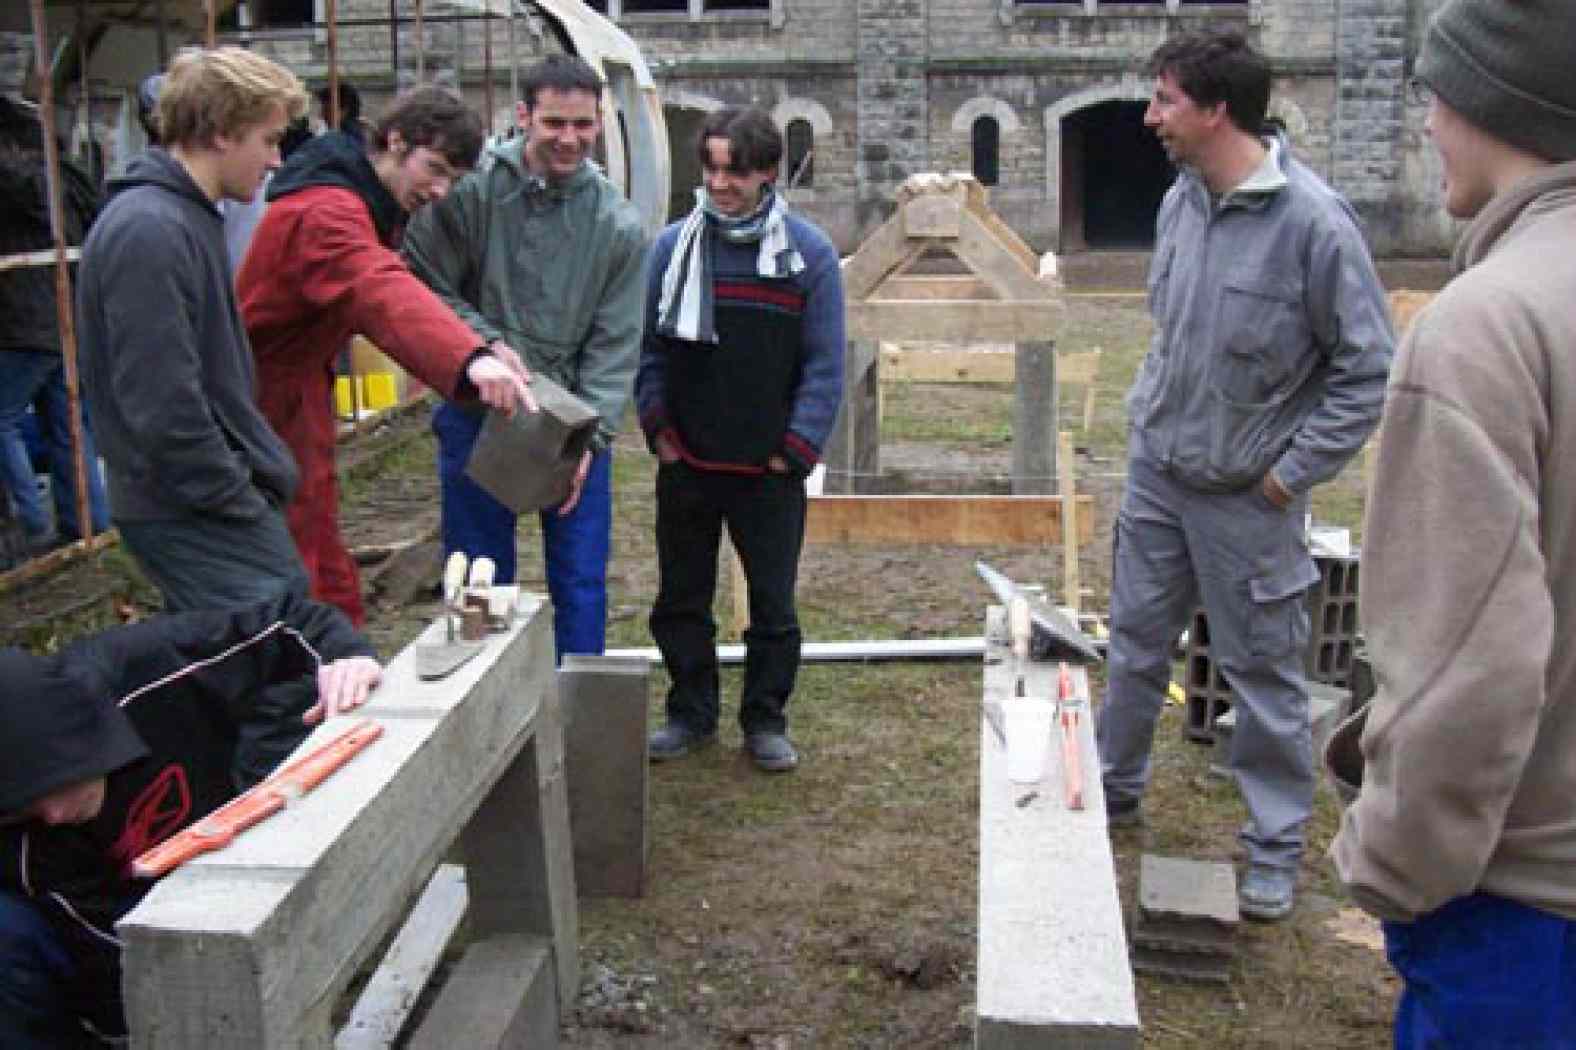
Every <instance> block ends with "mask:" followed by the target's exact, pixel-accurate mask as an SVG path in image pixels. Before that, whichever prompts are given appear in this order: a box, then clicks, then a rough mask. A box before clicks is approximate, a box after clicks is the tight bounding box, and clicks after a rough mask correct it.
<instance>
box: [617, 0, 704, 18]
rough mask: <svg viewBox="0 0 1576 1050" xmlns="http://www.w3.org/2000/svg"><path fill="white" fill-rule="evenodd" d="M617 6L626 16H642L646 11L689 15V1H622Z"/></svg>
mask: <svg viewBox="0 0 1576 1050" xmlns="http://www.w3.org/2000/svg"><path fill="white" fill-rule="evenodd" d="M619 6H620V7H621V8H622V9H623V13H624V14H626V15H638V14H644V13H646V12H648V11H657V12H663V13H674V14H681V15H685V14H689V0H623V3H622V4H620V5H619Z"/></svg>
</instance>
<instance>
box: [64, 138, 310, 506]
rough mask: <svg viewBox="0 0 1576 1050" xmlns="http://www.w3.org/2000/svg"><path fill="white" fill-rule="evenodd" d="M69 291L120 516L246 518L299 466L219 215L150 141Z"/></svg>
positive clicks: (276, 498) (288, 488)
mask: <svg viewBox="0 0 1576 1050" xmlns="http://www.w3.org/2000/svg"><path fill="white" fill-rule="evenodd" d="M109 186H110V201H109V203H108V204H107V205H106V206H105V208H104V210H103V212H101V213H100V215H99V218H98V221H97V222H95V223H94V224H93V230H92V232H91V233H89V234H88V238H87V243H86V244H85V245H84V246H83V251H82V266H81V272H80V277H79V284H78V288H77V325H78V329H77V330H78V335H79V341H80V344H81V352H82V383H83V387H84V388H85V389H86V390H87V392H88V397H89V401H90V402H91V404H92V408H93V425H94V430H95V432H96V434H97V437H98V445H99V450H100V452H102V453H103V456H104V459H105V460H106V461H107V462H108V464H109V487H110V502H111V504H113V506H114V508H115V517H116V518H117V519H118V520H122V521H159V520H171V519H177V518H188V517H193V516H198V515H218V516H223V517H234V518H241V519H248V520H249V519H255V518H257V517H258V516H260V515H261V514H262V513H263V512H264V511H265V510H266V509H267V503H269V502H272V503H273V504H274V505H275V506H280V507H282V506H284V505H286V504H287V503H289V502H290V497H291V496H292V495H293V494H294V492H295V488H296V483H297V481H298V474H297V471H296V465H295V460H294V459H293V458H291V455H290V450H289V449H288V448H286V447H285V444H284V442H283V441H281V440H280V439H279V437H278V435H276V434H275V433H274V432H273V430H272V428H270V427H269V425H268V422H267V421H266V420H265V419H264V418H263V415H262V413H261V412H260V411H259V410H258V407H257V391H256V385H257V380H256V369H255V365H254V364H253V361H252V352H251V347H250V345H249V344H248V343H247V339H246V329H245V327H244V326H243V325H242V323H241V314H240V310H239V308H238V307H237V305H236V298H235V286H234V280H233V277H232V275H231V273H230V261H229V256H228V254H227V253H226V251H225V244H224V221H223V218H222V217H221V216H220V214H219V209H218V208H216V207H215V206H214V203H213V202H212V201H211V200H209V199H208V197H207V195H206V194H204V193H203V191H202V190H201V189H200V188H199V187H198V185H197V184H196V183H195V182H194V181H192V178H191V176H190V175H189V174H187V172H186V169H185V168H184V167H182V166H181V164H180V162H178V161H177V160H176V159H175V158H174V157H172V156H171V155H170V154H168V153H166V152H165V151H164V150H162V149H150V150H148V151H147V152H146V153H144V154H142V155H141V156H138V157H136V158H135V159H133V160H132V162H131V163H130V164H129V165H128V166H127V168H126V172H125V174H123V175H121V176H119V177H118V178H115V179H112V180H110V184H109Z"/></svg>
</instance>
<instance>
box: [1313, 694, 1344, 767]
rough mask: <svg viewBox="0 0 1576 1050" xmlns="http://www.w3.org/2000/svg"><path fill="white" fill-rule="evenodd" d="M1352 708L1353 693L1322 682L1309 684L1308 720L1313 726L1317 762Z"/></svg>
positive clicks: (1314, 751) (1314, 750)
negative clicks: (1331, 736)
mask: <svg viewBox="0 0 1576 1050" xmlns="http://www.w3.org/2000/svg"><path fill="white" fill-rule="evenodd" d="M1351 706H1352V692H1351V690H1350V689H1341V688H1339V687H1337V686H1333V685H1325V684H1324V683H1322V682H1310V683H1308V720H1309V721H1310V722H1311V723H1312V724H1313V754H1314V758H1315V761H1317V759H1318V756H1320V755H1322V754H1324V745H1325V744H1327V743H1329V741H1330V734H1331V733H1333V732H1335V727H1336V725H1338V724H1339V723H1340V721H1341V719H1342V718H1344V717H1346V713H1347V712H1348V711H1349V710H1350V709H1351Z"/></svg>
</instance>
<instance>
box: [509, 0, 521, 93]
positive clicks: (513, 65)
mask: <svg viewBox="0 0 1576 1050" xmlns="http://www.w3.org/2000/svg"><path fill="white" fill-rule="evenodd" d="M518 101H520V52H519V50H518V49H517V48H516V47H515V43H514V0H509V102H510V103H511V105H512V104H513V103H515V102H518Z"/></svg>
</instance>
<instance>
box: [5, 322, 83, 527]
mask: <svg viewBox="0 0 1576 1050" xmlns="http://www.w3.org/2000/svg"><path fill="white" fill-rule="evenodd" d="M30 405H31V406H34V411H35V412H36V413H37V416H38V425H39V433H40V435H41V437H42V438H43V441H44V446H45V448H46V449H47V450H48V453H49V472H50V477H51V479H52V481H51V488H52V490H53V495H54V500H55V514H56V519H55V520H56V522H57V525H58V532H59V535H60V538H61V539H67V540H69V539H75V538H78V537H80V536H81V534H82V533H81V529H80V528H79V527H78V522H77V495H76V493H77V488H76V467H75V460H74V459H73V458H72V453H71V423H70V418H69V416H68V414H67V409H68V401H67V397H66V366H65V361H64V360H63V359H62V358H61V356H60V355H59V354H53V353H41V352H32V351H27V350H8V351H4V352H0V483H3V484H4V486H5V488H6V490H8V491H9V492H10V493H11V496H12V499H13V500H14V501H15V503H16V512H17V517H19V518H21V519H22V525H23V527H24V528H25V529H26V530H27V534H28V538H29V539H30V540H32V541H33V542H35V543H37V542H42V541H45V540H47V539H48V538H49V536H50V529H49V516H48V514H46V513H45V511H44V505H43V503H42V502H41V501H40V500H39V498H38V486H37V484H36V482H35V480H34V475H33V464H32V462H31V459H30V457H29V456H28V452H27V443H26V442H25V441H23V439H22V422H23V419H24V417H25V416H26V415H27V410H28V407H29V406H30ZM82 438H83V448H82V451H83V456H84V458H85V459H86V461H87V462H86V466H87V475H88V504H89V511H88V512H89V514H91V515H92V519H93V531H94V532H103V531H104V530H105V529H107V528H109V505H108V501H107V500H106V499H105V498H104V478H103V475H102V474H101V472H100V471H99V465H98V448H97V446H95V445H94V443H93V431H92V429H91V428H90V427H89V424H88V417H87V402H86V401H83V402H82Z"/></svg>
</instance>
